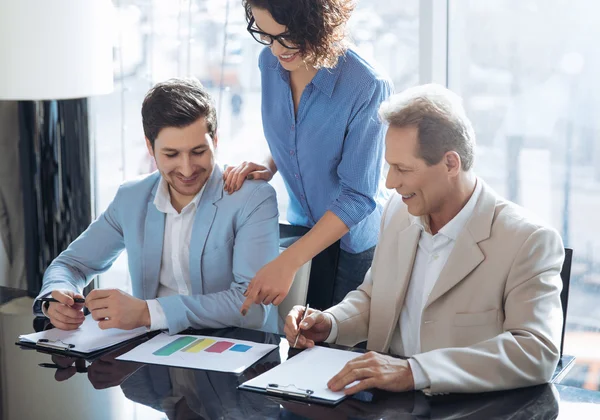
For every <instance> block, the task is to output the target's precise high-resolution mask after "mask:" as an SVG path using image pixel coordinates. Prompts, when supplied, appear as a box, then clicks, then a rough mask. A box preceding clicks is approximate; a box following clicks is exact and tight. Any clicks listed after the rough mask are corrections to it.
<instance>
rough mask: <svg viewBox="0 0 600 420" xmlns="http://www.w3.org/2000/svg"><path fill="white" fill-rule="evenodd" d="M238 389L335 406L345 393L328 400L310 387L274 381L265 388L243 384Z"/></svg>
mask: <svg viewBox="0 0 600 420" xmlns="http://www.w3.org/2000/svg"><path fill="white" fill-rule="evenodd" d="M238 389H241V390H244V391H250V392H256V393H259V394H263V395H265V394H266V395H270V396H273V397H277V398H282V399H284V400H295V401H302V402H305V403H316V404H321V405H327V406H332V407H333V406H336V405H338V404H339V403H341V402H342V401H344V400H345V399H346V398H348V396H347V395H344V396H342V397H340V398H339V399H337V400H333V401H332V400H329V399H325V398H320V397H316V396H315V395H314V394H315V393H314V391H313V390H311V389H302V388H298V387H296V386H295V385H294V384H287V385H279V384H275V383H271V384H268V386H267V387H266V388H260V387H254V386H248V385H245V384H242V385H238Z"/></svg>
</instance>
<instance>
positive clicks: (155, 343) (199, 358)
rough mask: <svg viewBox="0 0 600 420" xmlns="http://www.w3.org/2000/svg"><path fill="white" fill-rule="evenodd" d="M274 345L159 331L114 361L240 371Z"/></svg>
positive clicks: (264, 354) (270, 349) (274, 347)
mask: <svg viewBox="0 0 600 420" xmlns="http://www.w3.org/2000/svg"><path fill="white" fill-rule="evenodd" d="M213 346H215V347H213ZM276 348H277V346H276V345H274V344H264V343H255V342H252V341H244V340H235V339H232V338H227V337H210V336H204V335H167V334H159V335H157V336H156V337H154V338H152V339H151V340H149V341H147V342H145V343H142V344H140V345H139V346H137V347H136V348H134V349H132V350H130V351H129V352H127V353H125V354H123V355H121V356H119V357H117V360H129V361H132V362H142V363H151V364H155V365H166V366H177V367H183V368H191V369H203V370H212V371H217V372H232V373H242V372H243V371H244V370H246V369H247V368H248V367H250V366H251V365H253V364H254V363H255V362H257V361H258V360H259V359H261V358H262V357H263V356H266V355H267V354H268V353H270V352H271V351H272V350H274V349H276Z"/></svg>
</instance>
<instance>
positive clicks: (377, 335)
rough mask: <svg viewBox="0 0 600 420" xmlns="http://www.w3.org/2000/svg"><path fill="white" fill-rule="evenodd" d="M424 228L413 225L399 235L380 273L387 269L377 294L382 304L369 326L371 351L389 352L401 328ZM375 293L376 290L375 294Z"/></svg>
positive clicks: (378, 305) (376, 309) (374, 311)
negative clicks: (406, 298) (404, 306)
mask: <svg viewBox="0 0 600 420" xmlns="http://www.w3.org/2000/svg"><path fill="white" fill-rule="evenodd" d="M420 236H421V228H420V227H419V226H417V225H415V224H410V225H408V227H406V228H405V229H404V230H402V231H401V232H400V233H399V234H398V236H397V241H398V242H397V243H396V244H395V246H394V244H391V252H390V254H389V256H388V258H387V261H383V262H382V264H381V265H380V267H379V270H385V275H386V280H387V281H383V282H381V281H378V282H377V283H375V282H374V284H379V285H381V286H380V287H379V288H378V290H377V294H378V295H379V299H378V302H381V304H380V303H378V304H376V305H373V306H372V307H371V326H370V327H369V333H370V334H369V349H371V350H376V351H383V352H387V350H388V348H389V346H390V341H391V339H392V335H393V333H394V330H395V329H396V328H397V327H398V317H399V316H400V310H401V309H402V306H403V305H404V298H405V297H406V290H407V288H408V283H409V282H410V277H411V274H412V267H413V264H414V261H415V256H416V252H417V245H418V244H419V238H420ZM374 293H375V291H374Z"/></svg>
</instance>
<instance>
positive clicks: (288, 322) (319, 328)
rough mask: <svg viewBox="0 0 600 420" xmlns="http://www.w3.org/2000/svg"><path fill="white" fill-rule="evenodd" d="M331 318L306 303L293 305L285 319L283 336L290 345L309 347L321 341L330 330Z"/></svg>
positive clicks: (301, 347) (300, 347) (299, 347)
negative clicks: (304, 304)
mask: <svg viewBox="0 0 600 420" xmlns="http://www.w3.org/2000/svg"><path fill="white" fill-rule="evenodd" d="M331 327H332V324H331V319H330V318H329V316H327V315H325V314H324V313H323V312H321V311H318V310H316V309H311V308H310V307H309V306H308V305H306V308H305V307H304V306H300V305H298V306H294V307H293V308H292V310H291V311H290V313H289V314H288V316H287V317H286V319H285V328H284V333H285V336H286V338H287V340H288V342H289V343H290V347H293V348H298V349H303V348H310V347H313V346H314V345H315V343H319V342H323V341H325V340H326V339H327V337H328V336H329V333H330V332H331Z"/></svg>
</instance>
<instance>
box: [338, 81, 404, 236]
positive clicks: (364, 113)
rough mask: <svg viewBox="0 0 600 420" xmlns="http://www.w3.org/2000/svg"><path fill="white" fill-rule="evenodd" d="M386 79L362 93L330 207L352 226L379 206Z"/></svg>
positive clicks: (346, 141)
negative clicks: (338, 189) (336, 193)
mask: <svg viewBox="0 0 600 420" xmlns="http://www.w3.org/2000/svg"><path fill="white" fill-rule="evenodd" d="M391 90H392V89H391V86H390V84H389V82H388V81H387V80H385V79H376V80H375V81H374V82H373V83H372V84H371V85H370V86H369V87H368V88H366V89H364V91H363V92H362V93H361V100H360V101H358V107H357V110H356V111H355V112H354V115H353V117H352V119H351V120H350V122H349V124H348V128H347V131H346V137H345V139H344V148H343V151H342V159H341V161H340V163H339V165H338V168H337V173H338V176H339V178H340V181H341V186H342V188H341V192H340V194H339V196H338V197H337V198H336V199H335V200H334V201H333V202H332V203H331V204H330V206H329V210H330V211H332V212H333V213H334V214H335V215H336V216H338V217H339V218H340V219H341V220H342V221H343V222H344V223H345V224H346V226H347V227H348V229H351V228H352V227H353V226H355V225H357V224H358V223H360V222H361V221H362V220H363V219H365V218H366V217H367V216H368V215H369V214H371V213H372V212H373V210H375V207H376V205H377V204H376V202H375V199H374V197H375V196H376V195H377V190H378V188H379V178H380V176H381V163H382V160H383V152H384V148H385V144H384V137H385V127H384V125H383V124H382V123H381V121H380V119H379V106H380V105H381V103H382V102H383V101H384V100H386V99H387V98H388V96H389V95H390V93H391Z"/></svg>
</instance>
